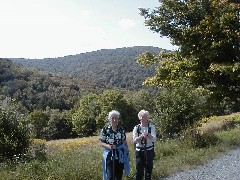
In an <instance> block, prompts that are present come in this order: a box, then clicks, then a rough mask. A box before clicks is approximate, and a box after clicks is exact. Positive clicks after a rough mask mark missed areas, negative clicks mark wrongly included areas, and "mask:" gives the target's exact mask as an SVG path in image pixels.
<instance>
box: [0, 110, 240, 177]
mask: <svg viewBox="0 0 240 180" xmlns="http://www.w3.org/2000/svg"><path fill="white" fill-rule="evenodd" d="M221 121H224V122H221ZM231 121H234V123H233V122H231ZM239 121H240V113H236V114H233V115H230V116H221V117H212V118H208V119H203V120H202V126H201V127H199V129H198V130H199V131H201V132H202V134H201V135H198V136H194V137H188V138H186V137H184V138H183V137H181V138H178V139H175V140H165V141H160V140H158V141H157V142H156V143H155V144H156V148H155V149H156V158H155V164H154V170H153V179H159V178H160V177H164V176H167V175H169V174H171V173H173V172H176V171H180V170H185V169H189V168H193V167H195V166H197V165H201V164H204V163H205V162H206V161H208V160H209V159H212V158H214V157H216V156H218V155H220V154H221V153H222V152H225V151H228V150H230V149H232V148H235V147H236V146H238V145H239V144H240V128H239V127H238V123H239ZM226 124H227V125H228V124H231V126H226ZM212 127H217V128H212ZM226 127H227V128H226ZM205 134H207V136H205ZM131 138H132V137H131V133H129V134H128V144H129V147H130V158H131V175H130V176H129V177H124V179H133V177H134V174H135V161H134V160H135V157H134V150H133V143H132V140H131ZM97 142H98V137H90V138H81V139H69V140H56V141H49V142H45V141H39V140H37V141H35V145H36V146H35V147H34V148H33V149H32V152H31V153H32V154H35V159H34V160H30V161H28V162H21V161H20V160H18V159H16V161H15V163H4V164H1V165H0V176H1V179H66V180H67V179H69V180H70V179H81V180H84V179H87V180H88V179H96V180H99V179H101V178H102V164H101V156H102V148H101V147H99V146H97ZM200 142H201V143H200ZM199 144H200V146H199ZM44 147H46V149H45V148H44ZM36 149H37V151H36Z"/></svg>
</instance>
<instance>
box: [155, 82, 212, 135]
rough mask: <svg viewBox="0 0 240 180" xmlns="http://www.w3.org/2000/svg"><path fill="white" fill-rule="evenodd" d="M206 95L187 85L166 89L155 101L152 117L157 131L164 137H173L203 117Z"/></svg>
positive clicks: (202, 90)
mask: <svg viewBox="0 0 240 180" xmlns="http://www.w3.org/2000/svg"><path fill="white" fill-rule="evenodd" d="M207 98H208V94H207V92H206V91H205V90H204V89H203V88H197V89H195V88H194V87H193V86H191V85H189V84H183V85H182V86H180V87H173V88H168V89H165V90H163V91H162V92H160V93H159V94H158V95H157V97H156V100H155V104H156V109H155V111H154V113H153V115H152V117H153V122H154V123H155V124H156V126H157V130H158V131H159V132H160V133H162V134H164V135H165V136H170V137H172V136H174V134H179V133H180V132H181V131H182V130H184V129H186V128H187V127H189V126H191V125H193V124H194V123H195V122H196V121H197V120H199V119H200V118H201V117H203V116H205V114H206V112H207V111H206V109H205V105H206V103H207Z"/></svg>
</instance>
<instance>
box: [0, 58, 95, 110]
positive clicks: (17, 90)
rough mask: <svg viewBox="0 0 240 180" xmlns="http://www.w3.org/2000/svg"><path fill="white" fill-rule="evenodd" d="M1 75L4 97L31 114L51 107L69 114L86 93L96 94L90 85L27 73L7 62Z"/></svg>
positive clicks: (3, 62) (0, 88)
mask: <svg viewBox="0 0 240 180" xmlns="http://www.w3.org/2000/svg"><path fill="white" fill-rule="evenodd" d="M0 72H1V74H0V96H1V95H3V96H7V97H12V98H15V99H16V100H17V101H18V102H21V104H22V106H24V107H26V108H27V109H28V110H29V111H33V110H34V109H42V110H43V109H45V108H46V107H47V106H49V107H50V108H52V109H59V110H64V109H65V110H69V109H71V108H72V107H73V106H74V104H75V102H77V101H78V100H79V98H80V97H81V95H82V94H83V93H84V92H87V91H88V90H89V89H91V90H93V87H91V88H90V87H89V85H87V83H86V82H83V81H80V80H75V79H72V78H68V77H63V76H60V75H57V74H53V73H48V72H43V71H40V70H37V69H27V68H24V67H23V66H22V65H18V64H16V63H13V62H11V61H10V60H7V59H0ZM96 89H97V87H96ZM94 91H95V90H94Z"/></svg>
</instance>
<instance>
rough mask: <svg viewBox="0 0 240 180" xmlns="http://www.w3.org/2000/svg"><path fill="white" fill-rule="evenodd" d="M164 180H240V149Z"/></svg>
mask: <svg viewBox="0 0 240 180" xmlns="http://www.w3.org/2000/svg"><path fill="white" fill-rule="evenodd" d="M161 179H162V180H223V179H224V180H240V148H238V149H236V150H232V151H230V152H227V153H225V154H223V155H221V156H219V158H217V159H214V160H211V161H209V162H208V163H207V164H205V165H202V166H198V167H196V168H195V169H193V170H187V171H183V172H178V173H176V174H173V175H171V176H168V177H166V178H161Z"/></svg>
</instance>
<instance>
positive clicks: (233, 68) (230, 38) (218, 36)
mask: <svg viewBox="0 0 240 180" xmlns="http://www.w3.org/2000/svg"><path fill="white" fill-rule="evenodd" d="M159 2H160V6H159V7H157V8H155V9H153V10H150V9H140V11H141V15H142V16H144V18H145V24H146V26H149V27H150V29H151V30H152V31H154V32H157V33H159V34H160V35H161V36H166V37H168V38H170V39H171V42H172V43H173V44H174V45H177V46H178V47H179V51H178V52H174V53H168V52H167V53H160V54H159V55H158V56H153V55H152V54H151V53H149V52H147V53H144V54H142V55H140V56H139V58H138V62H139V63H142V64H145V65H149V64H152V63H153V64H155V66H156V75H155V76H153V77H151V78H148V80H147V81H146V84H149V85H157V86H159V87H166V86H168V85H169V84H178V83H179V81H181V80H182V79H183V80H187V81H188V80H190V81H191V82H192V83H194V85H196V86H202V87H204V88H208V89H210V90H211V91H212V92H214V96H215V98H216V99H219V100H220V101H221V100H223V99H226V98H227V99H230V101H231V103H232V102H233V103H232V104H233V105H232V106H233V110H234V111H237V110H240V109H239V107H240V99H239V98H237V97H240V90H239V89H240V84H239V81H240V76H239V74H240V3H239V2H238V1H232V0H224V1H221V0H190V1H185V0H160V1H159Z"/></svg>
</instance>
